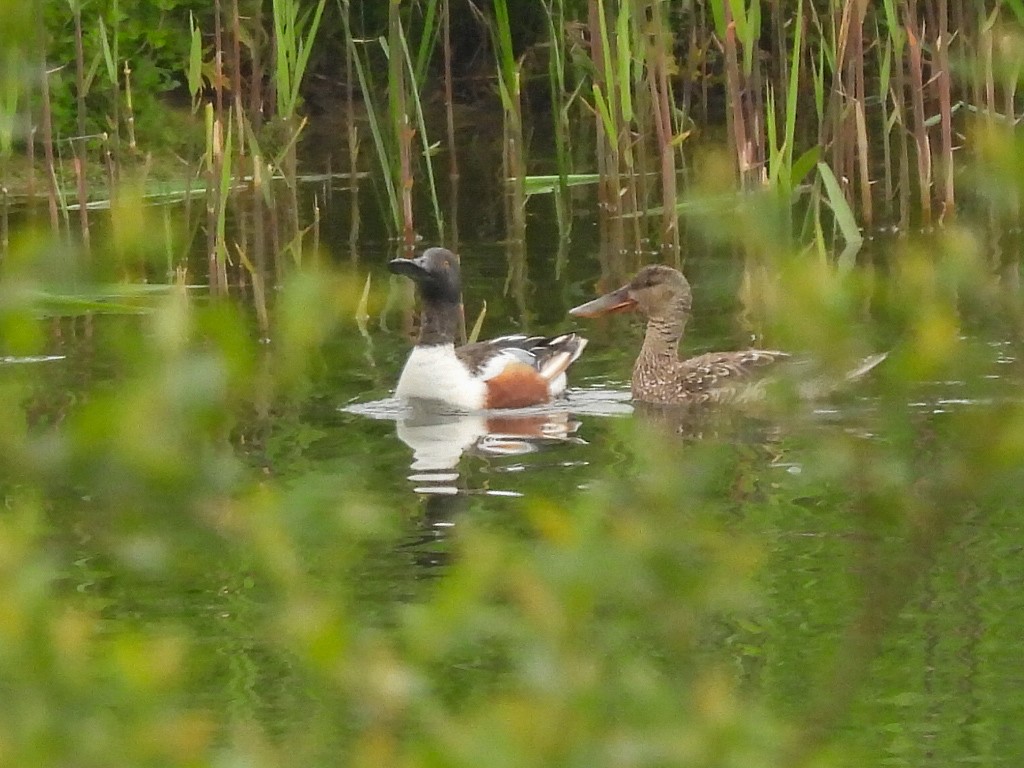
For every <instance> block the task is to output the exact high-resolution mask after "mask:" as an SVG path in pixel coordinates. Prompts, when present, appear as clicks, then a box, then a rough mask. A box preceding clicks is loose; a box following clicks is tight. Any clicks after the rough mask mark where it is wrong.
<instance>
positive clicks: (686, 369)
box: [676, 349, 790, 402]
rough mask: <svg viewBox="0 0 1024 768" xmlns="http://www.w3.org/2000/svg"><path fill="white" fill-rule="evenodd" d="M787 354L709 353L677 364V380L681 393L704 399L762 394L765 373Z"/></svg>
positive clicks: (767, 351) (770, 351) (755, 351)
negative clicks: (761, 388)
mask: <svg viewBox="0 0 1024 768" xmlns="http://www.w3.org/2000/svg"><path fill="white" fill-rule="evenodd" d="M789 357H790V355H789V353H788V352H780V351H778V350H774V349H745V350H742V351H738V352H709V353H707V354H704V355H699V356H697V357H692V358H690V359H689V360H684V361H682V362H680V363H679V364H678V368H677V370H676V380H677V381H678V382H679V386H680V390H681V392H682V393H686V394H689V395H690V396H691V397H692V398H696V399H699V400H706V401H716V402H722V401H736V400H746V399H757V398H760V397H762V396H763V393H761V392H760V391H759V390H760V386H761V384H762V383H763V380H764V374H765V373H767V372H768V370H769V369H770V368H772V366H774V364H775V363H778V362H779V361H781V360H786V359H788V358H789Z"/></svg>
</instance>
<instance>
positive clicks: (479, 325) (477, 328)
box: [466, 301, 487, 344]
mask: <svg viewBox="0 0 1024 768" xmlns="http://www.w3.org/2000/svg"><path fill="white" fill-rule="evenodd" d="M485 317H487V302H486V301H485V302H484V303H483V306H481V307H480V314H478V315H477V316H476V322H475V323H473V330H472V331H470V334H469V338H468V339H467V340H466V342H467V343H468V344H474V343H476V340H477V339H479V338H480V332H481V331H483V329H484V318H485Z"/></svg>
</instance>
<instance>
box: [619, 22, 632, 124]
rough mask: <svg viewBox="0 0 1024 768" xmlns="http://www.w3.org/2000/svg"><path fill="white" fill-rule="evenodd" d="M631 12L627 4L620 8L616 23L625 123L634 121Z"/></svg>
mask: <svg viewBox="0 0 1024 768" xmlns="http://www.w3.org/2000/svg"><path fill="white" fill-rule="evenodd" d="M629 20H630V10H629V6H628V5H627V4H626V3H623V4H622V5H620V6H619V16H618V18H617V19H616V21H615V52H616V54H617V56H616V58H617V62H616V63H617V65H618V69H617V71H616V77H617V79H618V86H619V106H620V109H621V111H622V119H623V121H624V122H625V123H629V122H631V121H632V120H633V89H632V87H631V82H632V72H631V68H632V63H633V55H632V46H631V45H630V40H631V39H632V38H631V37H630V29H629V27H630V25H629Z"/></svg>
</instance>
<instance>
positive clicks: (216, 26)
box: [213, 0, 224, 125]
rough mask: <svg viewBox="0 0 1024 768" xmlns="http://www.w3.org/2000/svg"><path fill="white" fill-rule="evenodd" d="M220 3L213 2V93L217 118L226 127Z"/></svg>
mask: <svg viewBox="0 0 1024 768" xmlns="http://www.w3.org/2000/svg"><path fill="white" fill-rule="evenodd" d="M220 3H221V0H213V79H214V86H213V92H214V98H215V100H216V101H215V106H216V110H217V111H216V118H217V120H218V121H219V122H220V124H221V125H224V23H223V20H222V18H221V13H220V11H221V8H220Z"/></svg>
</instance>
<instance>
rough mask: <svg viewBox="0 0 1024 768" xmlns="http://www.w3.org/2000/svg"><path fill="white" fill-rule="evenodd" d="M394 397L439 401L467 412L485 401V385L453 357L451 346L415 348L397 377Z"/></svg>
mask: <svg viewBox="0 0 1024 768" xmlns="http://www.w3.org/2000/svg"><path fill="white" fill-rule="evenodd" d="M395 396H396V397H400V398H402V399H403V400H408V399H421V400H438V401H441V402H444V403H447V404H449V405H454V406H455V407H456V408H461V409H463V410H466V411H478V410H480V409H482V408H483V407H484V403H485V402H487V385H486V384H484V382H483V381H480V380H478V379H475V378H473V377H472V376H471V375H470V373H469V371H468V370H467V369H466V366H464V365H463V364H462V361H461V360H459V359H458V358H457V357H456V356H455V346H454V345H453V344H435V345H430V346H422V347H414V348H413V350H412V352H411V353H410V355H409V359H408V360H407V361H406V363H405V368H403V369H402V375H401V376H399V377H398V386H397V387H396V388H395Z"/></svg>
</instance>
